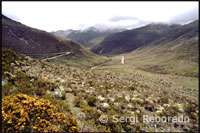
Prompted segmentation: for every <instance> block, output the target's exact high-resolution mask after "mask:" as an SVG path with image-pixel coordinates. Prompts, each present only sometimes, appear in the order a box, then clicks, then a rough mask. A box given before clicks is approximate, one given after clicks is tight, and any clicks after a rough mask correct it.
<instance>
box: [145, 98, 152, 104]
mask: <svg viewBox="0 0 200 133" xmlns="http://www.w3.org/2000/svg"><path fill="white" fill-rule="evenodd" d="M145 101H146V102H147V103H149V104H153V101H152V100H151V99H148V98H147V99H145Z"/></svg>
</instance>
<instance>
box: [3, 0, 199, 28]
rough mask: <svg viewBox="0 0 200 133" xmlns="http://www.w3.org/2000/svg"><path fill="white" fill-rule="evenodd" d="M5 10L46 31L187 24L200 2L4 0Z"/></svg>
mask: <svg viewBox="0 0 200 133" xmlns="http://www.w3.org/2000/svg"><path fill="white" fill-rule="evenodd" d="M2 13H3V14H4V15H6V16H8V17H10V18H12V19H14V20H17V21H20V22H21V23H23V24H26V25H28V26H31V27H34V28H38V29H42V30H46V31H55V30H66V29H79V28H82V29H84V28H87V27H88V26H97V27H101V28H105V27H107V28H109V27H111V28H130V27H138V26H140V25H143V24H146V23H151V22H166V23H176V22H177V23H184V22H185V23H187V22H188V21H190V20H195V19H198V15H199V14H198V2H2ZM175 18H179V19H175ZM182 18H184V19H182ZM113 19H114V20H113ZM115 19H117V21H116V20H115ZM186 21H187V22H186Z"/></svg>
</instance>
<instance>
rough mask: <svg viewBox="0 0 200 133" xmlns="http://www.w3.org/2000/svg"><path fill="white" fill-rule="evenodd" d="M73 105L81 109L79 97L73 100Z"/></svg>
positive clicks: (81, 102) (81, 101) (81, 103)
mask: <svg viewBox="0 0 200 133" xmlns="http://www.w3.org/2000/svg"><path fill="white" fill-rule="evenodd" d="M73 103H74V105H75V106H76V107H81V105H83V104H84V102H83V100H82V99H81V98H79V97H75V98H74V99H73Z"/></svg>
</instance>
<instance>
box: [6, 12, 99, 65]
mask: <svg viewBox="0 0 200 133" xmlns="http://www.w3.org/2000/svg"><path fill="white" fill-rule="evenodd" d="M2 46H3V47H5V48H9V49H12V50H14V51H16V52H19V53H22V54H25V55H29V56H31V57H34V58H39V59H42V58H47V57H52V56H56V55H60V54H61V53H62V54H63V53H65V52H70V54H69V55H66V56H62V57H63V58H62V59H63V60H65V62H67V61H68V60H69V59H72V58H73V59H76V62H77V61H78V58H79V57H81V58H82V60H83V59H85V58H87V59H90V60H93V62H95V59H97V60H99V59H100V60H101V57H100V56H98V55H95V54H93V53H92V52H90V51H88V50H87V49H85V48H83V47H82V46H80V45H79V44H78V43H77V42H75V41H72V40H69V39H65V38H62V37H57V36H55V35H52V34H50V33H47V32H45V31H41V30H38V29H34V28H31V27H28V26H25V25H23V24H21V23H19V22H16V21H13V20H11V19H9V18H7V17H5V16H3V15H2ZM56 53H60V54H56ZM67 59H68V60H67ZM88 63H90V62H88Z"/></svg>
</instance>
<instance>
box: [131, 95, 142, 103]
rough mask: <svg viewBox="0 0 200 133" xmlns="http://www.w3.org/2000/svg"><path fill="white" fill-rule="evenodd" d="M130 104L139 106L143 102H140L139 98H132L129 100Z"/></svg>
mask: <svg viewBox="0 0 200 133" xmlns="http://www.w3.org/2000/svg"><path fill="white" fill-rule="evenodd" d="M131 102H132V103H134V104H135V103H140V104H142V103H143V102H144V100H142V99H140V98H135V97H133V98H131Z"/></svg>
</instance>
